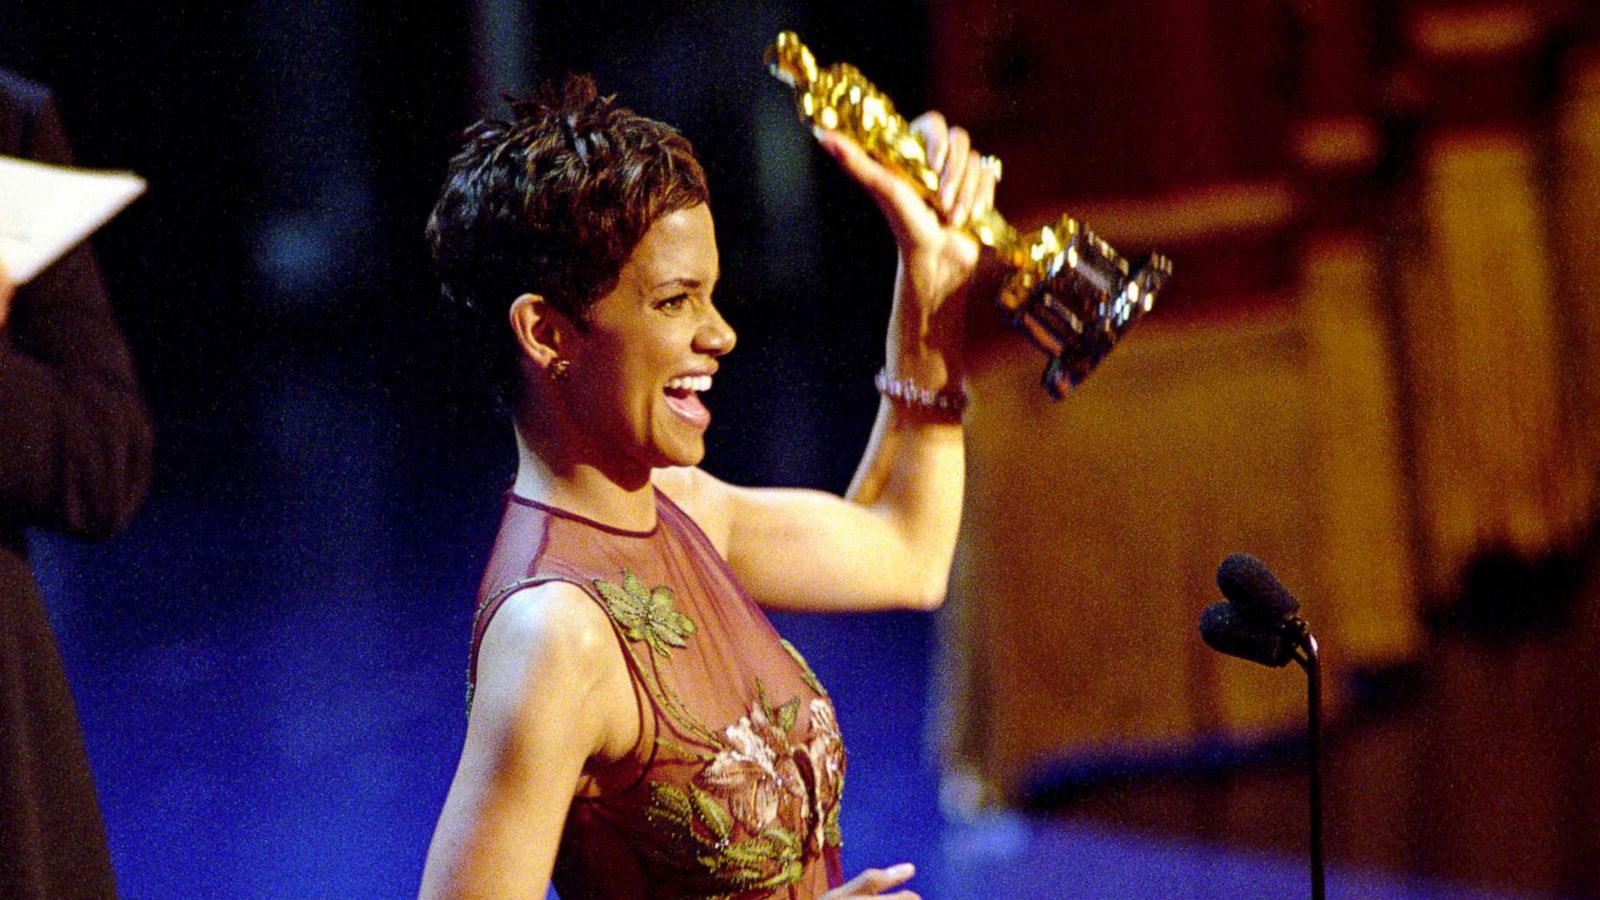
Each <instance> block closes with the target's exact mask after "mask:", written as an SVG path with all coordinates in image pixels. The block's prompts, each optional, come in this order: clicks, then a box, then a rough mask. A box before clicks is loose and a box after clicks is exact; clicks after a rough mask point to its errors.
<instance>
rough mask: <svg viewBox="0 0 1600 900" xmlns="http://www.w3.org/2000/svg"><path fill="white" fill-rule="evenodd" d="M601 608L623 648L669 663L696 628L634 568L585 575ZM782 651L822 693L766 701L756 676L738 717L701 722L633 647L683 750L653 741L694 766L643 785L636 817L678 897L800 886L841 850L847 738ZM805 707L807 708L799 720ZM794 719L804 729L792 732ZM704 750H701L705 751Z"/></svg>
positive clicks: (661, 738) (646, 848)
mask: <svg viewBox="0 0 1600 900" xmlns="http://www.w3.org/2000/svg"><path fill="white" fill-rule="evenodd" d="M593 583H594V586H595V589H596V590H597V591H598V592H599V594H600V599H602V600H603V601H604V604H605V608H606V611H607V612H608V613H609V614H610V616H611V618H612V619H613V620H614V621H615V622H616V625H617V628H618V630H619V631H621V632H622V634H623V635H624V636H625V637H626V638H627V639H628V641H629V642H631V643H632V645H636V644H637V643H639V642H643V643H645V644H646V645H648V646H649V647H650V651H651V652H653V653H654V654H655V655H657V656H659V657H661V658H664V659H668V658H671V656H672V649H673V648H682V647H687V646H688V639H689V638H690V637H691V636H693V635H694V633H695V624H694V622H692V621H691V620H690V619H689V617H688V616H686V615H684V614H682V613H680V612H678V611H677V609H676V608H675V607H676V597H675V595H674V594H673V591H672V589H671V588H670V587H666V586H664V585H663V586H657V587H654V588H648V587H646V586H645V584H644V582H643V581H641V580H640V579H639V578H638V576H636V575H634V574H633V572H631V571H628V570H626V569H624V570H623V572H622V584H621V586H620V587H619V586H618V585H616V584H613V583H611V582H608V581H605V580H603V579H600V578H595V579H593ZM780 643H781V644H782V646H783V648H784V650H785V651H786V652H787V653H788V654H789V655H790V656H791V657H792V658H793V659H794V661H795V662H796V663H797V664H798V666H799V668H800V677H801V680H802V681H803V682H804V683H805V684H806V685H807V686H808V687H810V688H811V689H812V690H814V691H816V692H817V693H818V694H820V695H821V696H820V697H817V698H814V699H812V700H811V701H810V703H809V704H808V705H806V704H803V701H802V698H800V697H792V698H790V699H789V700H788V701H787V702H785V703H783V704H781V705H777V706H774V705H773V704H772V703H770V702H769V700H768V698H767V692H766V688H765V686H764V685H763V684H762V683H761V681H760V680H759V679H757V681H756V699H755V700H754V701H753V702H752V703H751V706H750V710H749V712H748V713H747V714H745V715H744V716H741V717H740V719H739V721H737V722H735V723H733V724H731V725H728V726H727V727H725V728H722V729H720V730H717V729H713V728H711V727H709V726H708V725H707V724H706V723H704V722H703V721H701V719H700V718H699V717H698V716H696V715H695V714H694V712H693V711H691V710H690V709H689V707H688V705H687V704H685V703H684V702H683V699H682V698H681V697H679V696H678V694H677V692H676V691H674V690H672V689H671V687H670V686H669V685H667V684H665V683H663V682H662V681H661V679H660V678H659V675H658V673H657V671H656V668H655V666H653V665H645V662H646V661H647V660H649V659H650V654H649V653H645V654H644V658H643V659H641V658H640V657H639V654H637V653H636V652H635V650H634V649H633V646H631V645H630V646H629V647H627V648H626V649H627V653H628V655H629V656H630V657H631V658H632V660H633V666H632V668H633V670H634V672H635V674H636V676H637V677H638V678H639V679H640V680H641V681H642V683H643V684H644V687H645V689H646V690H647V691H648V692H649V694H650V695H651V697H653V698H654V700H655V702H656V704H657V707H658V708H659V709H660V710H661V712H662V713H664V714H665V715H666V717H667V718H668V719H669V720H670V721H671V722H672V723H673V725H674V726H675V728H676V729H677V731H678V733H679V735H680V736H681V737H683V738H684V739H686V740H688V741H689V742H690V743H691V744H694V745H697V746H688V745H685V744H683V743H680V742H679V741H677V740H674V739H672V738H670V737H667V736H665V735H657V737H656V745H657V748H658V749H659V750H660V751H662V752H664V753H665V754H667V755H668V756H671V757H676V758H678V759H680V760H683V761H685V762H694V763H697V764H699V765H700V766H702V767H703V768H701V770H700V771H699V772H698V773H697V774H696V775H694V776H693V778H692V780H690V781H689V782H688V783H687V784H675V783H672V782H668V781H660V780H651V781H649V782H647V784H648V790H649V805H648V807H647V808H646V809H645V820H646V822H648V823H649V826H650V828H651V830H652V832H653V835H654V839H653V840H651V841H647V842H645V843H643V844H641V848H642V852H643V853H645V855H646V856H648V857H650V858H651V859H652V860H653V861H654V862H655V864H656V865H658V866H660V867H661V870H662V871H663V872H670V873H672V874H671V876H670V879H671V881H672V883H673V886H672V887H671V888H667V887H665V886H662V887H663V890H669V891H679V892H681V893H682V895H683V896H694V897H710V898H725V897H735V896H739V895H742V894H747V893H751V892H758V891H770V890H772V889H775V888H780V887H785V886H788V885H792V884H797V883H799V881H800V880H801V879H802V878H804V877H805V868H806V861H807V860H808V859H810V858H811V857H813V856H814V855H816V854H819V853H821V852H822V850H823V849H824V848H825V847H838V846H840V844H841V840H840V834H839V805H840V803H839V801H840V796H841V793H842V791H843V787H844V767H845V758H844V741H843V740H842V738H841V737H840V735H839V723H838V720H837V719H836V718H835V716H834V712H833V706H832V705H831V704H830V703H829V702H828V701H827V699H825V698H826V697H827V692H826V691H825V690H823V689H822V684H821V682H820V681H818V680H817V677H816V675H815V674H814V673H813V672H812V671H811V667H810V666H808V665H807V664H806V661H805V658H804V657H802V656H801V655H800V652H799V651H798V650H796V649H795V648H794V645H792V644H790V643H789V642H788V641H784V640H781V639H780ZM802 714H804V715H802ZM802 719H804V724H806V725H807V726H808V728H806V729H801V728H800V726H801V725H802ZM702 748H703V749H702Z"/></svg>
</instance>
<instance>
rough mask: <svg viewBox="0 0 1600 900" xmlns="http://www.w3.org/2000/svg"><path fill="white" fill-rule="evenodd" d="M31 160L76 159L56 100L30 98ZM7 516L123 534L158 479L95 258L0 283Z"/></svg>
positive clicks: (2, 475) (2, 502)
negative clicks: (14, 282) (154, 477)
mask: <svg viewBox="0 0 1600 900" xmlns="http://www.w3.org/2000/svg"><path fill="white" fill-rule="evenodd" d="M25 96H31V99H32V106H31V108H26V109H23V110H20V111H16V112H17V113H18V114H19V115H20V116H21V117H22V125H23V127H22V129H21V131H22V134H23V135H24V139H23V143H22V146H21V148H20V149H21V151H22V153H23V155H25V156H29V157H31V158H34V159H38V160H41V161H44V162H51V163H69V162H71V154H70V153H69V151H68V149H67V142H66V139H65V137H64V136H63V134H62V131H61V125H60V122H59V121H58V120H57V117H56V114H55V110H54V106H53V104H52V103H51V102H50V100H49V96H48V94H45V93H44V92H43V91H39V90H33V91H30V92H28V95H25ZM7 293H9V297H8V298H7V299H6V300H5V301H3V302H0V313H3V315H0V520H4V521H7V522H10V523H14V524H19V525H29V526H43V527H46V528H50V529H53V530H57V531H64V532H67V533H71V534H76V535H80V536H85V537H103V536H105V535H108V534H110V533H111V532H113V531H115V530H116V529H118V528H120V527H121V526H122V525H123V524H125V523H126V522H127V520H128V519H129V518H130V517H131V516H132V515H133V512H134V511H135V510H136V509H137V508H138V506H139V502H140V501H141V500H142V499H143V497H144V492H145V488H146V486H147V484H148V482H149V478H150V458H151V426H150V419H149V416H148V414H147V413H146V411H145V407H144V403H143V401H142V400H141V399H140V396H139V389H138V386H137V383H136V382H135V379H134V372H133V362H132V360H131V359H130V358H129V355H128V348H127V344H126V343H125V342H124V340H123V338H122V333H121V332H120V331H119V330H118V329H117V326H116V323H115V322H114V321H113V319H112V318H111V310H110V306H109V304H108V303H107V301H106V296H105V291H104V289H103V288H102V287H101V283H100V273H99V271H98V269H97V268H96V267H95V263H94V257H93V256H92V255H91V254H90V253H89V251H88V249H87V248H86V247H79V248H78V249H76V250H74V251H72V252H71V253H69V254H67V256H66V257H64V258H63V259H61V260H60V261H59V262H57V263H56V264H55V265H53V266H51V267H50V268H49V269H46V270H45V271H44V272H41V273H40V274H39V276H38V277H37V278H35V279H34V280H33V281H31V282H29V283H28V284H26V285H22V286H20V287H16V288H15V289H14V290H13V289H12V288H11V287H10V285H9V283H8V284H7V285H5V286H0V294H7Z"/></svg>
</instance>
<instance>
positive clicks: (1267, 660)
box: [1200, 603, 1294, 666]
mask: <svg viewBox="0 0 1600 900" xmlns="http://www.w3.org/2000/svg"><path fill="white" fill-rule="evenodd" d="M1200 637H1201V638H1203V639H1204V640H1205V642H1206V643H1207V644H1209V645H1210V646H1211V649H1213V650H1216V651H1218V652H1219V653H1226V654H1228V655H1229V656H1237V657H1239V658H1240V659H1248V660H1250V661H1251V662H1257V663H1260V664H1262V665H1263V666H1284V665H1288V663H1289V661H1290V660H1291V659H1294V643H1293V642H1292V641H1290V640H1289V638H1288V637H1286V636H1285V635H1284V633H1283V630H1282V629H1279V628H1260V627H1252V626H1251V625H1250V624H1248V623H1246V622H1245V621H1243V620H1242V619H1240V618H1239V614H1238V612H1237V611H1236V610H1235V609H1234V608H1233V605H1232V604H1230V603H1215V604H1212V605H1211V606H1210V607H1208V608H1207V609H1206V611H1205V612H1204V613H1203V614H1201V616H1200Z"/></svg>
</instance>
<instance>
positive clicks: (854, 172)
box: [817, 112, 995, 312]
mask: <svg viewBox="0 0 1600 900" xmlns="http://www.w3.org/2000/svg"><path fill="white" fill-rule="evenodd" d="M911 130H912V131H914V132H915V133H917V134H918V135H920V136H921V138H922V141H923V145H924V146H925V147H927V149H928V165H929V166H930V167H931V168H932V169H933V170H934V171H935V172H937V173H938V175H939V191H938V194H937V195H936V196H935V197H934V198H932V199H931V200H925V199H924V198H923V196H922V194H921V192H920V191H919V190H918V189H917V188H916V187H914V186H913V185H912V184H911V182H910V181H909V180H907V179H906V178H905V177H904V176H902V175H901V174H899V173H898V172H896V171H894V170H893V169H890V168H889V167H887V166H884V165H882V164H881V163H879V162H877V161H876V160H874V159H873V158H872V157H871V156H869V155H868V154H867V153H866V151H865V150H863V149H861V147H860V146H859V145H858V144H856V143H855V142H854V141H852V140H850V139H849V138H848V137H845V136H844V135H842V134H840V133H838V132H834V131H827V130H822V129H819V130H818V131H817V141H818V143H820V144H821V145H822V147H823V149H824V150H826V151H828V153H829V155H831V156H833V158H834V159H836V160H838V162H839V164H840V166H842V167H843V168H844V170H845V171H846V172H847V173H848V174H849V175H850V176H851V177H853V178H855V180H856V181H858V182H860V183H861V185H862V187H864V188H866V190H867V192H868V194H870V195H871V196H872V199H873V200H874V201H875V202H876V203H877V205H878V208H879V209H880V210H882V211H883V215H884V219H885V220H886V221H887V222H888V225H889V229H890V231H892V232H893V233H894V236H895V242H896V243H897V244H898V245H899V248H900V263H901V268H902V271H901V275H902V278H903V282H902V284H901V288H902V294H903V298H902V299H903V300H904V301H905V302H908V303H912V304H914V305H917V306H919V307H922V308H925V309H927V310H928V311H930V312H934V311H937V310H938V309H939V308H940V307H941V306H942V305H943V304H944V303H945V302H947V301H948V300H949V299H950V298H951V297H952V296H953V295H957V294H959V293H960V292H961V289H962V288H964V287H965V286H966V285H967V284H968V282H969V281H970V279H971V277H972V275H973V272H974V271H975V270H976V268H977V265H978V259H979V251H980V248H979V246H978V242H977V240H975V239H974V238H973V237H972V235H970V234H968V233H967V232H966V230H965V229H964V227H963V226H965V225H966V224H967V222H969V221H970V220H971V218H972V214H973V212H974V211H975V210H978V209H983V208H986V207H989V206H992V205H993V203H994V188H995V177H994V172H993V170H991V169H990V168H988V167H986V166H984V165H981V164H980V162H979V161H980V159H981V156H980V155H979V153H978V152H977V151H976V150H974V149H973V148H972V140H971V138H970V137H969V136H968V134H967V132H966V130H965V129H962V128H960V127H951V126H950V125H949V124H947V123H946V122H945V119H944V116H942V115H940V114H939V113H937V112H928V113H924V114H922V115H921V116H918V117H917V118H916V120H914V121H913V122H912V123H911Z"/></svg>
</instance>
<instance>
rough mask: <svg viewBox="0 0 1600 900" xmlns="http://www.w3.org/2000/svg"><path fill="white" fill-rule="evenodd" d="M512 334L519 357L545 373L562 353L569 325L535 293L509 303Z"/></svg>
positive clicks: (559, 312)
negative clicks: (514, 337) (519, 352)
mask: <svg viewBox="0 0 1600 900" xmlns="http://www.w3.org/2000/svg"><path fill="white" fill-rule="evenodd" d="M510 323H511V333H512V334H514V335H516V338H517V345H518V346H520V347H521V348H522V357H523V359H524V360H526V361H528V362H531V363H532V364H533V365H535V366H537V367H538V368H539V369H540V370H541V371H543V372H546V373H548V372H549V371H550V367H551V366H552V365H555V364H556V361H557V360H561V359H564V358H565V357H564V356H563V355H562V351H563V350H564V349H566V348H565V345H566V343H567V336H568V334H570V333H571V331H572V330H573V328H572V322H571V320H569V319H568V318H567V317H566V316H565V315H563V314H562V313H561V311H560V310H558V309H556V308H555V307H553V306H551V305H550V303H549V301H547V300H545V299H544V298H543V297H541V296H539V295H538V294H523V295H522V296H520V297H518V298H517V299H516V300H513V301H512V302H511V312H510Z"/></svg>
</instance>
